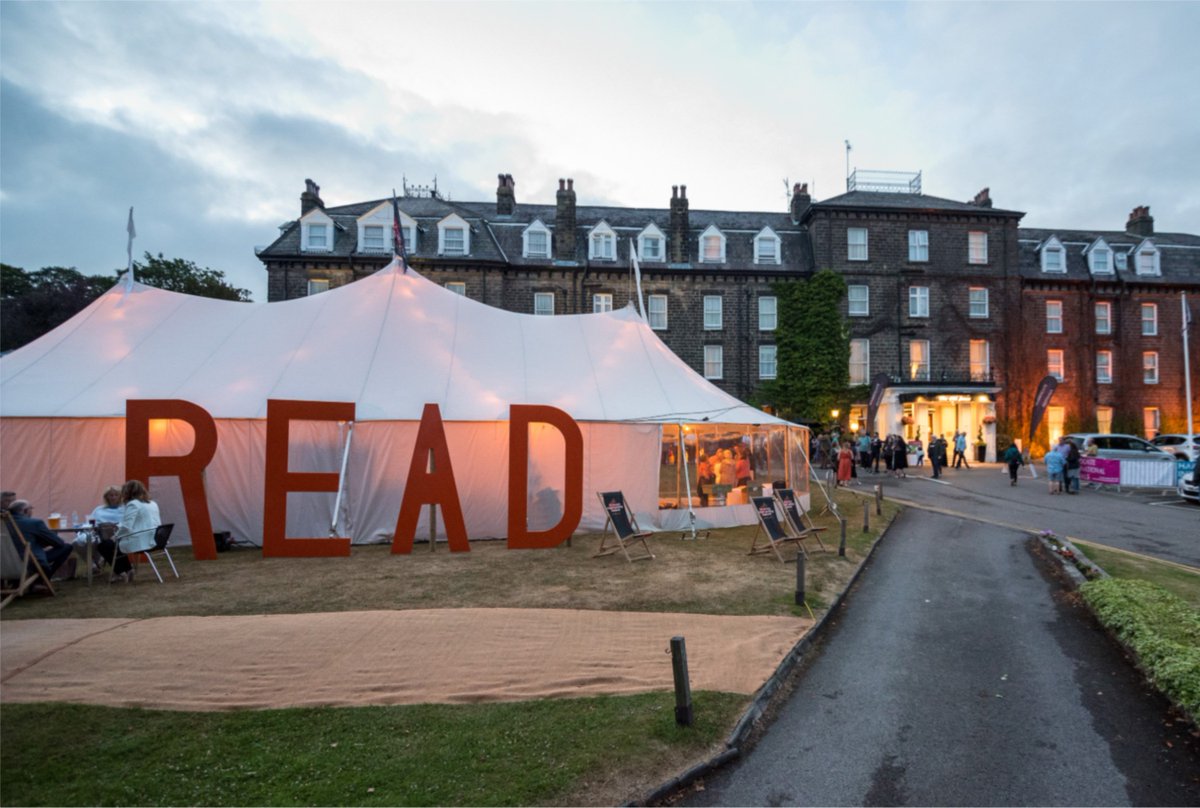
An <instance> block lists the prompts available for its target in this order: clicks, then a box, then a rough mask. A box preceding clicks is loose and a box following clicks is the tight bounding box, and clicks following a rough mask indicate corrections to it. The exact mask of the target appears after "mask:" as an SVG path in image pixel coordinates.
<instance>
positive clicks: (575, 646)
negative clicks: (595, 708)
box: [0, 609, 812, 710]
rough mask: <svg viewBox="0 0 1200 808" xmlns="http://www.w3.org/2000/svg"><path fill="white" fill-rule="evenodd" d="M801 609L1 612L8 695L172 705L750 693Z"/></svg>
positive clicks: (0, 672)
mask: <svg viewBox="0 0 1200 808" xmlns="http://www.w3.org/2000/svg"><path fill="white" fill-rule="evenodd" d="M811 626H812V622H811V621H810V620H805V619H800V618H794V617H761V616H760V617H728V616H716V615H698V614H658V613H646V612H600V611H578V610H567V609H428V610H413V611H369V612H330V613H321V614H298V615H249V616H228V617H157V618H150V619H144V620H128V619H87V620H84V619H81V620H9V621H4V622H3V623H2V624H0V699H2V700H3V701H5V702H30V701H68V702H76V703H87V704H104V705H110V706H143V707H158V708H166V709H176V710H227V709H245V708H250V709H255V708H260V709H261V708H274V707H298V706H317V705H337V706H351V705H364V704H417V703H432V702H442V703H468V702H481V701H514V700H522V699H536V698H555V697H567V696H587V695H596V694H604V693H610V694H617V693H638V692H644V691H649V690H664V689H665V690H669V689H671V687H672V679H671V657H670V653H669V644H670V638H671V637H672V636H674V635H677V634H682V635H683V636H684V637H685V638H686V640H687V654H688V663H689V668H690V672H691V681H692V688H693V689H694V690H722V691H726V692H732V693H745V694H750V693H753V692H754V691H756V690H757V689H758V688H759V687H760V686H761V685H762V684H763V682H764V681H766V679H767V678H768V677H769V676H770V675H771V674H772V673H773V672H774V671H775V669H776V667H777V666H778V665H779V663H780V661H782V659H783V657H784V656H785V655H786V654H787V653H788V652H789V651H790V650H791V648H792V646H793V645H795V643H796V642H797V641H798V640H799V639H800V638H801V637H802V636H803V635H804V633H805V632H807V631H808V630H809V628H811Z"/></svg>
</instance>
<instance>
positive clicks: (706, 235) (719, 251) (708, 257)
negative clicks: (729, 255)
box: [700, 224, 725, 264]
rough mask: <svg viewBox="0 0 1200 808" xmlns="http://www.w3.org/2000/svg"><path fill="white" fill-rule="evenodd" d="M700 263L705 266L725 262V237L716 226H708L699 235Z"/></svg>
mask: <svg viewBox="0 0 1200 808" xmlns="http://www.w3.org/2000/svg"><path fill="white" fill-rule="evenodd" d="M700 261H701V262H702V263H706V264H720V263H722V262H724V261H725V236H723V235H721V231H720V230H718V229H717V226H716V225H715V224H714V225H709V226H708V229H707V230H705V231H704V232H703V233H701V234H700Z"/></svg>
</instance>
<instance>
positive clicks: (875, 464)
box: [871, 432, 883, 474]
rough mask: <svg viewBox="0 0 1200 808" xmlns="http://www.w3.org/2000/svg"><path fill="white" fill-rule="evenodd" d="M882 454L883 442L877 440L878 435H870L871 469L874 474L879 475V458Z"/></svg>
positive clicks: (875, 433) (874, 433)
mask: <svg viewBox="0 0 1200 808" xmlns="http://www.w3.org/2000/svg"><path fill="white" fill-rule="evenodd" d="M882 452H883V441H881V440H880V439H879V433H878V432H873V433H871V468H872V470H873V471H874V472H875V473H876V474H878V473H879V456H880V454H882Z"/></svg>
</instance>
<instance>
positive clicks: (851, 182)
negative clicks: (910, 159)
mask: <svg viewBox="0 0 1200 808" xmlns="http://www.w3.org/2000/svg"><path fill="white" fill-rule="evenodd" d="M846 190H847V191H874V192H876V193H884V194H919V193H921V172H920V171H918V172H916V173H913V172H911V171H868V170H866V169H862V168H856V169H854V171H853V172H851V174H850V176H849V177H847V178H846Z"/></svg>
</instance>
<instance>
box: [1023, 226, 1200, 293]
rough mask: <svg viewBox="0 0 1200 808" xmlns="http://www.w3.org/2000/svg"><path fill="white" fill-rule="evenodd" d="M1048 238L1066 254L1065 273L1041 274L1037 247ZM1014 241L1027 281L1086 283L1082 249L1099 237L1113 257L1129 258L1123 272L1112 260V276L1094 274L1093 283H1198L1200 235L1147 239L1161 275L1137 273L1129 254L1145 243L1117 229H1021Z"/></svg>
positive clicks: (1157, 235)
mask: <svg viewBox="0 0 1200 808" xmlns="http://www.w3.org/2000/svg"><path fill="white" fill-rule="evenodd" d="M1051 236H1057V237H1058V240H1059V241H1060V242H1062V245H1063V248H1064V250H1065V251H1066V255H1067V271H1066V272H1065V273H1057V272H1056V273H1050V272H1042V263H1041V246H1042V244H1044V243H1045V242H1046V241H1048V240H1049V239H1050V237H1051ZM1017 238H1018V247H1019V255H1020V267H1021V276H1022V277H1023V278H1026V279H1029V280H1034V279H1037V280H1048V281H1054V280H1059V279H1066V280H1070V281H1090V280H1091V279H1092V273H1091V272H1090V271H1089V270H1088V262H1087V256H1086V255H1085V254H1084V249H1085V248H1087V247H1089V246H1090V245H1091V244H1093V243H1094V242H1095V241H1096V239H1098V238H1103V239H1104V240H1105V242H1107V243H1108V246H1109V247H1110V248H1111V249H1112V251H1113V253H1114V254H1116V253H1122V252H1123V253H1125V254H1127V255H1129V258H1128V259H1127V262H1126V269H1123V270H1122V269H1115V266H1116V261H1115V259H1114V262H1113V263H1114V269H1115V271H1114V273H1113V274H1112V275H1097V276H1095V277H1096V280H1097V281H1100V282H1104V281H1121V282H1125V283H1139V284H1151V285H1158V284H1161V285H1175V284H1179V283H1186V284H1196V283H1200V235H1192V234H1190V233H1155V234H1154V235H1152V236H1150V237H1149V238H1150V240H1151V241H1153V242H1154V245H1155V246H1156V247H1158V249H1159V269H1160V270H1162V274H1161V275H1139V274H1137V271H1136V267H1135V265H1134V260H1133V256H1132V253H1133V251H1134V250H1135V249H1137V247H1138V246H1139V245H1140V244H1141V243H1142V242H1143V241H1145V239H1146V237H1145V236H1138V235H1134V234H1132V233H1126V232H1123V231H1120V230H1051V229H1046V228H1033V227H1021V228H1018V229H1017Z"/></svg>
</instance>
